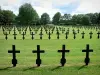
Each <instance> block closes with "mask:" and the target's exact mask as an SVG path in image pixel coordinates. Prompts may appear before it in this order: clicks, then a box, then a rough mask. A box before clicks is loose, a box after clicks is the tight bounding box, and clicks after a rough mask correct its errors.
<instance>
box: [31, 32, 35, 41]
mask: <svg viewBox="0 0 100 75" xmlns="http://www.w3.org/2000/svg"><path fill="white" fill-rule="evenodd" d="M31 35H32V40H33V39H34V35H35V34H34V33H33V32H32V33H31Z"/></svg>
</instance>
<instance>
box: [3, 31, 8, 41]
mask: <svg viewBox="0 0 100 75" xmlns="http://www.w3.org/2000/svg"><path fill="white" fill-rule="evenodd" d="M4 35H5V39H6V40H7V39H8V37H7V35H8V34H7V32H6V33H5V34H4Z"/></svg>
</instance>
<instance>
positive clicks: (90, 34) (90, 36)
mask: <svg viewBox="0 0 100 75" xmlns="http://www.w3.org/2000/svg"><path fill="white" fill-rule="evenodd" d="M89 34H90V39H91V38H92V34H93V33H92V31H91V32H90V33H89Z"/></svg>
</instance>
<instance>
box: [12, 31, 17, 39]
mask: <svg viewBox="0 0 100 75" xmlns="http://www.w3.org/2000/svg"><path fill="white" fill-rule="evenodd" d="M13 35H14V40H16V35H17V34H16V32H14V34H13Z"/></svg>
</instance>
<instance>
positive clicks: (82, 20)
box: [81, 15, 90, 25]
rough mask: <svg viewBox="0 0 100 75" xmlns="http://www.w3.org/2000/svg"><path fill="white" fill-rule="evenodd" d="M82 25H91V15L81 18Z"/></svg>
mask: <svg viewBox="0 0 100 75" xmlns="http://www.w3.org/2000/svg"><path fill="white" fill-rule="evenodd" d="M81 24H82V25H90V21H89V17H88V16H87V15H84V16H83V17H82V19H81Z"/></svg>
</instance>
